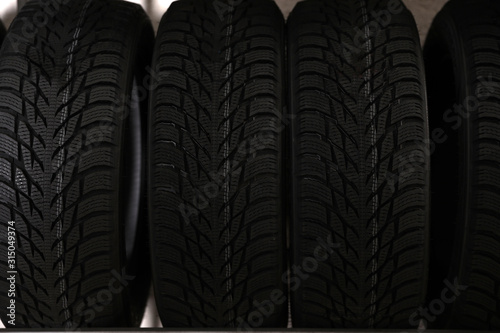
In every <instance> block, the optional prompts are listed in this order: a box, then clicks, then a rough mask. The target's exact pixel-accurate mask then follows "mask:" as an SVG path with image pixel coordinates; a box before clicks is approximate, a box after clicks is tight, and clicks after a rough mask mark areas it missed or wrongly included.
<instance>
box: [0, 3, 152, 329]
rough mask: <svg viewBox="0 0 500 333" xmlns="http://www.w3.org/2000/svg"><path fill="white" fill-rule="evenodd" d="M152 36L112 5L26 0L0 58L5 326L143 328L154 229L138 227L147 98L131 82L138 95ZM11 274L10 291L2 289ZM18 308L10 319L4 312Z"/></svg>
mask: <svg viewBox="0 0 500 333" xmlns="http://www.w3.org/2000/svg"><path fill="white" fill-rule="evenodd" d="M40 17H43V18H45V19H44V20H43V22H42V21H41V20H40V19H39V18H40ZM35 18H38V19H35ZM27 31H28V32H29V33H28V32H27ZM153 38H154V35H153V29H152V26H151V23H150V22H149V19H148V18H147V16H146V14H145V13H144V11H143V10H142V9H141V7H140V6H138V5H134V4H130V3H126V2H122V1H114V0H110V1H97V0H74V1H71V3H70V4H65V5H61V3H60V1H49V2H47V1H45V2H43V4H42V2H39V1H29V2H28V3H27V4H26V5H25V6H24V7H23V8H22V10H21V11H20V13H19V14H18V15H17V17H16V19H15V20H14V22H13V24H12V26H11V28H10V29H9V33H8V35H7V36H6V39H5V41H4V43H3V46H2V48H1V50H0V59H1V60H0V228H1V231H0V235H2V237H1V239H0V307H1V308H2V311H1V314H0V318H1V319H2V321H3V323H4V324H5V325H6V326H7V327H16V328H22V327H25V328H47V327H51V328H62V327H63V328H66V329H69V330H73V329H77V328H79V327H107V326H113V327H117V326H120V327H121V326H130V325H134V326H135V325H138V324H139V323H140V320H141V318H142V314H143V310H144V305H145V301H146V297H147V294H148V281H149V279H150V276H149V274H148V269H149V266H148V265H147V264H148V258H149V253H148V251H147V245H146V244H145V237H147V234H148V232H147V230H145V227H146V226H147V225H146V224H145V223H144V222H145V221H141V223H140V225H137V224H138V221H137V220H138V219H139V217H140V216H141V215H143V214H142V210H141V207H142V206H143V205H142V203H141V200H143V199H144V198H141V197H140V193H141V192H142V193H144V191H142V187H144V184H141V181H144V180H145V175H144V172H145V153H144V151H143V150H144V149H143V148H142V147H141V146H140V145H141V141H142V142H144V139H145V137H144V133H143V131H142V127H144V126H145V121H144V120H146V119H142V120H141V118H144V116H145V114H144V113H143V112H142V111H141V110H145V108H146V107H147V100H146V99H144V98H143V99H142V102H141V100H139V99H138V97H137V96H136V98H135V99H133V98H132V96H134V95H135V94H136V92H137V91H139V89H132V87H133V82H134V79H135V80H136V81H137V85H135V86H134V87H135V88H140V87H139V86H138V85H139V84H140V83H141V82H142V76H144V75H145V71H146V66H147V64H148V63H149V61H150V57H151V53H152V48H153ZM137 50H139V51H137ZM143 90H145V88H143ZM143 95H145V96H147V94H143ZM141 122H142V125H141ZM141 136H142V137H141ZM141 162H142V164H143V165H141ZM141 219H143V216H141ZM9 221H14V222H15V226H14V227H15V232H14V234H15V239H14V241H13V243H14V247H15V248H16V249H15V263H14V266H12V267H10V264H11V263H10V262H8V261H7V259H8V251H7V249H8V246H9V245H10V244H9V243H8V242H7V241H8V238H7V230H8V227H9V226H11V225H10V224H9V223H8V222H9ZM11 224H13V223H11ZM127 237H128V238H127ZM126 239H127V240H126ZM9 255H10V254H9ZM8 265H9V266H8ZM12 270H15V271H17V273H16V274H15V279H16V280H15V294H10V293H9V292H8V291H9V290H10V289H12V288H11V284H10V281H8V280H6V278H7V276H6V274H7V273H6V272H7V271H12ZM9 276H10V274H9ZM12 300H15V302H16V303H15V305H16V314H15V322H11V319H12V318H11V317H9V316H7V314H8V312H7V311H5V309H6V308H7V306H10V304H11V302H12ZM9 312H10V310H9ZM14 324H15V326H14Z"/></svg>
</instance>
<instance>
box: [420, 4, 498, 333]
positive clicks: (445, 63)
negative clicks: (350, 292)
mask: <svg viewBox="0 0 500 333" xmlns="http://www.w3.org/2000/svg"><path fill="white" fill-rule="evenodd" d="M499 22H500V3H498V2H495V1H487V0H479V1H476V0H475V1H469V0H458V1H457V0H452V1H450V2H448V3H447V4H446V5H445V6H444V8H443V9H442V11H441V12H440V13H439V14H438V15H437V16H436V18H435V19H434V22H433V23H432V26H431V29H430V31H429V35H428V37H427V40H426V42H425V48H424V56H425V64H426V71H427V87H428V94H429V114H430V125H431V132H433V133H439V135H437V136H435V137H434V136H433V137H432V138H431V139H432V143H433V146H435V152H434V153H433V155H432V186H433V196H432V221H433V223H432V228H431V235H432V256H431V258H432V261H431V263H432V265H431V279H430V282H431V285H430V287H431V288H430V293H429V302H432V301H433V300H442V297H443V296H442V295H443V294H444V295H446V297H447V299H451V300H450V301H447V302H445V306H444V309H443V311H441V312H444V313H441V312H440V313H439V314H438V315H436V314H434V315H433V316H432V319H434V320H432V321H430V320H429V325H430V326H431V327H435V328H453V329H471V330H481V329H500V208H499V207H500V206H499V203H500V144H499V143H500V45H499V43H498V41H499V40H500V25H499ZM452 285H455V286H454V287H450V286H452ZM457 286H460V287H457ZM428 319H429V318H427V320H428Z"/></svg>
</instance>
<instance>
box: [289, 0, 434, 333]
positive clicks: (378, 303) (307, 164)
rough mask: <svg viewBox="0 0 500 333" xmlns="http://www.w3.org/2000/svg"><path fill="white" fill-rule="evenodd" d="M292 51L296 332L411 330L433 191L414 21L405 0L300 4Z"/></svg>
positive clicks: (419, 300)
mask: <svg viewBox="0 0 500 333" xmlns="http://www.w3.org/2000/svg"><path fill="white" fill-rule="evenodd" d="M288 51H289V62H288V64H289V82H290V94H289V96H290V108H291V114H292V119H293V120H292V127H291V148H292V152H291V158H292V171H291V180H292V186H293V190H292V221H291V223H292V225H291V244H292V246H291V251H292V267H291V272H290V274H291V278H290V289H291V305H292V321H293V326H294V327H302V328H313V327H314V328H405V327H410V326H411V324H410V321H409V318H410V317H411V315H412V313H413V312H414V311H416V310H417V309H418V307H419V306H420V305H422V304H423V301H424V298H425V292H426V283H427V262H428V237H427V232H428V214H429V212H428V211H429V199H428V198H429V193H430V187H429V160H430V157H429V153H428V150H429V148H428V121H427V115H426V93H425V79H424V67H423V59H422V54H421V47H420V42H419V37H418V32H417V28H416V25H415V21H414V20H413V17H412V15H411V13H410V12H409V11H408V10H407V9H406V8H405V7H404V5H403V4H402V3H401V2H400V1H399V0H388V1H385V0H384V1H363V0H356V1H351V0H336V1H326V0H309V1H304V2H299V3H298V4H297V6H296V7H295V9H294V10H293V12H292V13H291V15H290V17H289V20H288ZM417 325H418V321H417Z"/></svg>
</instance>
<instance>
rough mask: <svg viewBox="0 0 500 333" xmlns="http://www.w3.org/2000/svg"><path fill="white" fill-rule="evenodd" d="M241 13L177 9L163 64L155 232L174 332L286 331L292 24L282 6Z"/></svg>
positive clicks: (164, 25)
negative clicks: (286, 111) (286, 99)
mask: <svg viewBox="0 0 500 333" xmlns="http://www.w3.org/2000/svg"><path fill="white" fill-rule="evenodd" d="M230 3H232V4H233V5H234V6H233V8H231V7H230V5H227V3H225V2H224V3H223V2H222V1H216V2H211V1H208V2H207V1H203V0H180V1H176V2H174V3H173V4H172V6H171V7H170V8H169V10H168V12H167V13H166V14H165V15H164V17H163V19H162V21H161V24H160V28H159V32H158V38H157V43H156V48H155V53H154V56H153V64H154V68H155V70H156V71H157V78H158V80H157V82H156V86H155V88H154V89H153V90H152V95H151V111H152V112H151V116H150V117H151V118H150V122H149V126H150V142H149V143H150V149H151V150H150V157H149V163H150V188H149V190H150V196H151V201H150V221H151V227H150V228H151V244H152V258H153V281H154V286H155V294H156V302H157V305H158V310H159V314H160V318H161V320H162V323H163V326H164V327H249V326H250V327H251V326H255V327H256V326H262V327H275V326H285V325H286V319H287V304H286V292H285V284H284V282H283V281H282V280H285V281H286V265H285V263H286V260H285V233H284V222H283V205H282V193H281V188H282V181H281V178H280V177H281V175H282V172H281V168H282V143H281V137H282V135H281V131H282V127H281V122H280V119H281V114H282V105H283V95H284V94H283V75H284V74H283V73H284V70H285V69H284V54H283V53H284V46H283V43H284V38H283V37H284V20H283V17H282V14H281V12H280V11H279V9H278V7H277V6H276V5H275V4H274V2H273V1H270V0H255V1H234V2H233V1H232V2H230ZM283 275H284V277H283ZM276 295H278V296H279V297H278V296H276ZM276 298H277V299H278V301H274V300H275V299H276ZM257 302H258V303H259V304H260V303H263V304H265V306H264V308H261V307H259V306H258V305H255V304H257ZM262 309H264V310H262ZM262 311H264V312H266V313H262ZM252 313H254V314H255V318H253V317H252V318H250V319H249V315H251V314H252Z"/></svg>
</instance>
